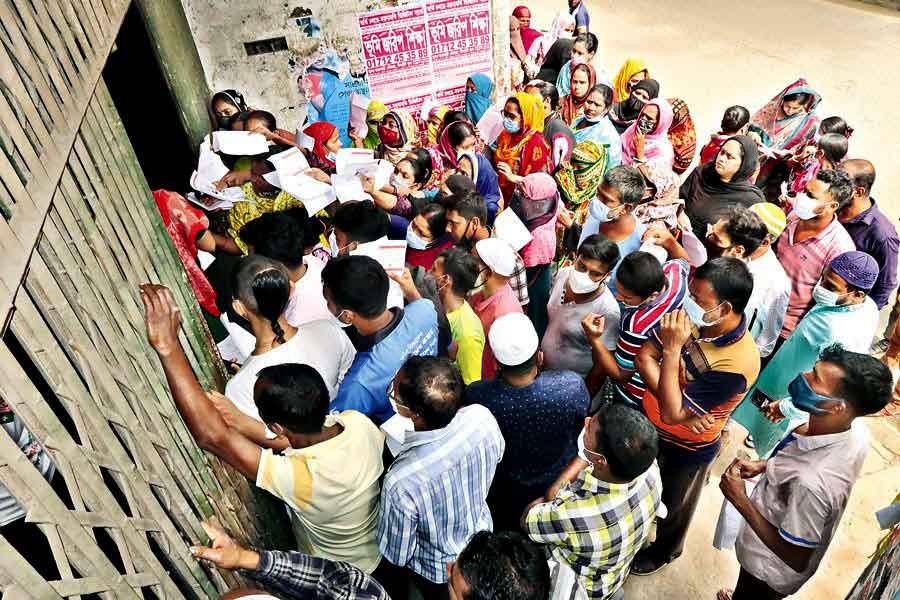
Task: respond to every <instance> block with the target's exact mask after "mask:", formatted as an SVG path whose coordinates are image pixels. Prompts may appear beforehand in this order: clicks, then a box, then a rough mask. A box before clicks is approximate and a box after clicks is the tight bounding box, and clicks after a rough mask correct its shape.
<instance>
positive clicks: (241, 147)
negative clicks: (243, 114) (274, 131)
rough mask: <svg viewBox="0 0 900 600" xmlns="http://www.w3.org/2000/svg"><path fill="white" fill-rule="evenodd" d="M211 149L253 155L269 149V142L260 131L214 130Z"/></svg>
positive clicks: (233, 153) (229, 153)
mask: <svg viewBox="0 0 900 600" xmlns="http://www.w3.org/2000/svg"><path fill="white" fill-rule="evenodd" d="M212 149H213V150H214V151H215V152H221V153H222V154H228V155H230V156H255V155H257V154H265V153H266V152H268V151H269V142H267V141H266V137H265V136H264V135H262V134H261V133H253V132H252V131H216V132H214V133H213V141H212Z"/></svg>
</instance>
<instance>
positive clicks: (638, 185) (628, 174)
mask: <svg viewBox="0 0 900 600" xmlns="http://www.w3.org/2000/svg"><path fill="white" fill-rule="evenodd" d="M603 185H605V186H608V187H611V188H613V189H614V190H616V191H617V192H618V193H619V201H620V202H621V203H622V204H637V203H639V202H640V201H641V198H643V197H644V188H645V185H644V176H643V175H641V172H640V171H639V170H637V169H636V168H634V167H632V166H629V165H619V166H616V167H613V168H612V169H610V170H609V171H607V172H606V175H604V176H603Z"/></svg>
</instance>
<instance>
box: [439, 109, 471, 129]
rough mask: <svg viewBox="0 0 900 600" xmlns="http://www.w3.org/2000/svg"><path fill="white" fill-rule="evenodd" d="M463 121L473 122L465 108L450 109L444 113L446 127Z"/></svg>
mask: <svg viewBox="0 0 900 600" xmlns="http://www.w3.org/2000/svg"><path fill="white" fill-rule="evenodd" d="M460 121H463V122H465V123H471V122H472V121H471V120H470V119H469V115H467V114H466V112H465V111H463V110H448V111H447V114H445V115H444V127H443V129H446V128H447V127H449V126H450V125H451V124H453V123H459V122H460ZM443 129H442V131H443Z"/></svg>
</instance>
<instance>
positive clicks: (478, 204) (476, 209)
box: [447, 192, 487, 225]
mask: <svg viewBox="0 0 900 600" xmlns="http://www.w3.org/2000/svg"><path fill="white" fill-rule="evenodd" d="M451 210H453V211H456V212H458V213H459V216H461V217H462V218H464V219H465V220H466V221H471V220H472V219H474V218H475V217H478V218H479V219H480V220H481V224H482V225H487V207H486V206H485V204H484V198H482V197H481V194H479V193H478V192H465V193H463V194H460V195H454V196H452V197H451V198H450V199H448V201H447V211H451Z"/></svg>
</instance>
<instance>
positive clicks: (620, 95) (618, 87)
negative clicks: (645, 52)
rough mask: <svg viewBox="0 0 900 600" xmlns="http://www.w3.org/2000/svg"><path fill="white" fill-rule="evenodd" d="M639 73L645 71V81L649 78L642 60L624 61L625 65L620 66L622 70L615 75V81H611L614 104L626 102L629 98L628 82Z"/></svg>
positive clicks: (630, 59)
mask: <svg viewBox="0 0 900 600" xmlns="http://www.w3.org/2000/svg"><path fill="white" fill-rule="evenodd" d="M641 71H646V73H647V74H646V77H645V79H646V78H649V77H650V69H648V68H647V63H646V62H645V61H644V59H643V58H629V59H628V60H626V61H625V64H624V65H622V68H621V69H619V72H618V73H616V77H615V79H613V85H614V86H615V92H616V98H615V101H616V102H624V101H625V100H628V97H629V96H631V92H630V91H629V90H628V80H629V79H631V78H632V77H634V76H635V75H637V74H638V73H640V72H641Z"/></svg>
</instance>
